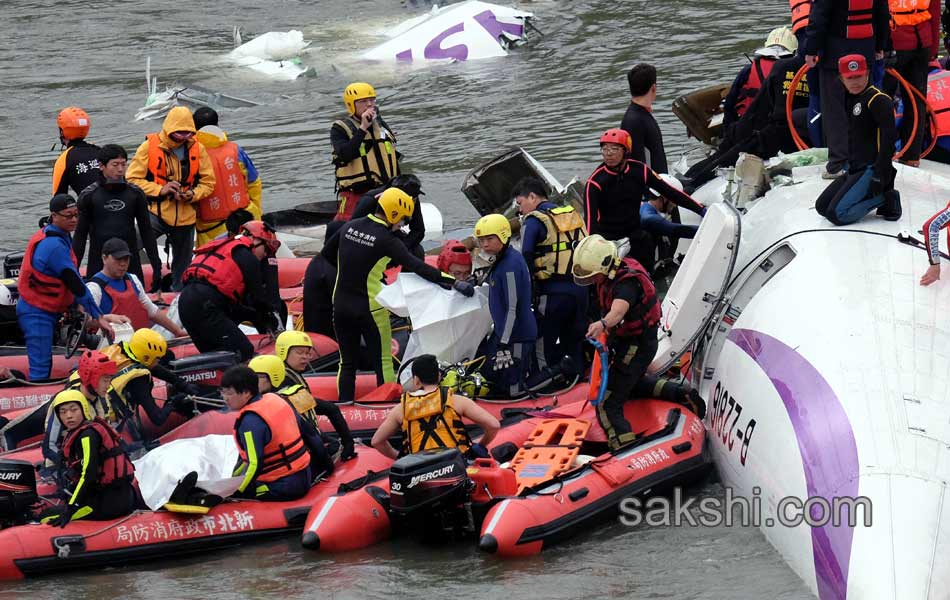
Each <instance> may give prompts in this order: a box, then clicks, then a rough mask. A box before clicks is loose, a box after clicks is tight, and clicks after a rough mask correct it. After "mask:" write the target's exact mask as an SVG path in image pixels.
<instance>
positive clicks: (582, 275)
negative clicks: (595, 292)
mask: <svg viewBox="0 0 950 600" xmlns="http://www.w3.org/2000/svg"><path fill="white" fill-rule="evenodd" d="M617 262H618V255H617V246H615V245H614V243H613V242H611V241H609V240H606V239H604V238H603V236H600V235H597V234H596V233H595V234H594V235H592V236H589V237H586V238H584V239H582V240H581V241H580V243H579V244H577V247H576V248H574V266H573V267H571V274H572V275H573V276H574V282H575V283H576V284H577V285H590V284H592V283H593V282H594V276H595V275H598V274H600V275H607V276H608V277H609V276H610V272H611V269H613V268H614V267H615V265H616V264H617Z"/></svg>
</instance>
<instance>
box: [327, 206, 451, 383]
mask: <svg viewBox="0 0 950 600" xmlns="http://www.w3.org/2000/svg"><path fill="white" fill-rule="evenodd" d="M323 255H324V256H325V257H326V258H327V260H329V261H330V262H331V263H336V265H337V279H336V288H335V289H334V291H333V325H334V328H335V329H336V338H337V342H339V344H340V375H339V378H338V386H339V400H340V401H341V402H350V401H353V400H354V399H355V398H354V393H355V386H356V366H357V361H358V359H359V354H360V338H361V337H362V338H363V339H364V340H365V342H366V346H367V348H369V352H370V355H371V356H374V357H376V368H375V370H376V379H377V382H378V383H379V384H380V385H381V384H382V383H384V382H386V381H392V377H393V374H392V357H391V355H390V343H391V342H390V340H391V339H392V330H391V327H390V324H389V311H387V310H386V309H385V308H383V307H381V306H380V305H379V303H378V302H377V301H376V294H377V293H379V291H380V290H381V289H382V278H383V273H384V272H385V270H386V269H387V268H388V267H389V266H390V262H392V263H395V264H399V265H402V267H403V269H404V270H405V271H408V272H411V273H416V274H418V275H419V276H421V277H423V278H424V279H427V280H429V281H432V282H434V283H439V284H445V285H451V284H452V282H454V279H453V278H452V277H449V276H448V275H445V276H443V275H442V273H440V272H439V270H438V269H436V268H435V267H432V266H429V265H427V264H426V263H425V262H424V261H422V260H420V259H418V258H416V257H415V256H413V255H412V254H410V253H409V251H408V250H407V249H406V246H405V245H404V244H403V243H402V241H401V240H400V239H399V238H397V237H396V236H395V234H394V233H393V232H392V230H391V229H390V227H389V225H387V224H386V223H385V222H384V221H383V220H382V219H380V218H379V217H376V216H375V215H370V216H367V217H363V218H362V219H356V220H354V221H350V222H348V223H347V224H346V225H344V226H343V227H342V228H341V229H340V231H339V233H338V234H337V235H335V236H333V237H331V238H330V239H329V240H327V243H326V245H325V246H324V248H323Z"/></svg>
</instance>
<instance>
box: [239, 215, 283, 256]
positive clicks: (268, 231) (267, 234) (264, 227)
mask: <svg viewBox="0 0 950 600" xmlns="http://www.w3.org/2000/svg"><path fill="white" fill-rule="evenodd" d="M241 233H244V234H245V235H249V236H251V237H252V238H256V239H259V240H261V241H262V242H264V243H265V244H267V250H268V251H269V252H270V253H271V254H274V253H276V252H277V248H278V247H280V240H278V239H277V232H276V231H274V228H273V227H271V226H270V225H268V224H267V223H265V222H264V221H248V222H247V223H245V224H244V225H241Z"/></svg>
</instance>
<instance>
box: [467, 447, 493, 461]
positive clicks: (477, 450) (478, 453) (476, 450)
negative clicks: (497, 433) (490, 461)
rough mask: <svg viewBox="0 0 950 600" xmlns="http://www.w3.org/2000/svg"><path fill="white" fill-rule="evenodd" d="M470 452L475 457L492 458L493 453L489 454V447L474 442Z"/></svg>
mask: <svg viewBox="0 0 950 600" xmlns="http://www.w3.org/2000/svg"><path fill="white" fill-rule="evenodd" d="M469 453H471V455H472V457H473V458H491V455H490V454H488V448H486V447H485V446H482V445H481V444H472V447H471V448H470V449H469Z"/></svg>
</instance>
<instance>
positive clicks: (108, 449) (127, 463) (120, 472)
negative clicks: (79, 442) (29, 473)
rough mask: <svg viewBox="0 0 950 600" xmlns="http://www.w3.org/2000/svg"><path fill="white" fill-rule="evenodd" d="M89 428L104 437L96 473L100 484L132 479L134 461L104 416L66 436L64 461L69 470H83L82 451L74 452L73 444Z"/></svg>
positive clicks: (71, 471) (88, 422)
mask: <svg viewBox="0 0 950 600" xmlns="http://www.w3.org/2000/svg"><path fill="white" fill-rule="evenodd" d="M87 429H94V430H95V431H96V433H98V434H99V437H100V438H102V447H101V448H100V450H99V472H98V473H96V474H95V475H96V478H97V479H96V481H97V482H98V484H99V485H100V486H107V485H109V484H110V483H112V482H114V481H119V480H131V479H132V475H133V474H134V473H135V466H133V465H132V461H131V460H129V456H128V455H127V454H126V453H125V450H123V449H122V438H120V437H119V434H118V433H116V432H115V429H113V428H112V427H110V426H109V424H108V423H107V422H106V421H104V420H103V419H102V417H96V418H95V419H94V420H92V421H86V422H85V423H83V424H82V425H80V426H79V427H77V428H76V429H73V430H72V431H70V432H69V434H68V435H67V436H66V441H65V442H63V446H62V448H63V458H64V463H65V465H66V468H67V469H68V472H70V473H80V472H81V471H82V453H78V454H74V453H73V444H74V442H75V441H76V439H77V438H78V437H79V434H80V433H82V432H83V431H86V430H87Z"/></svg>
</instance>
